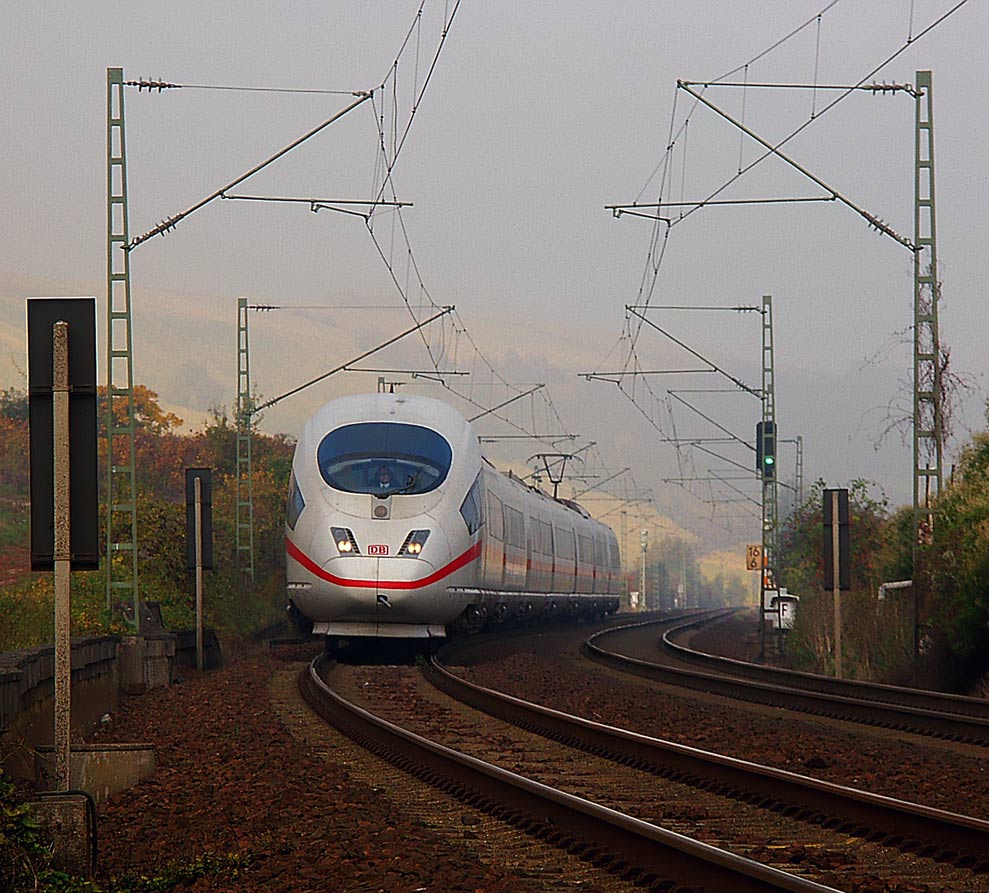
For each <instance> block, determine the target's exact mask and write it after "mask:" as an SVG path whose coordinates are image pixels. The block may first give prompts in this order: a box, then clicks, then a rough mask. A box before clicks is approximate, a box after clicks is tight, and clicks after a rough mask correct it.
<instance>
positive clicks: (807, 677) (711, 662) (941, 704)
mask: <svg viewBox="0 0 989 893" xmlns="http://www.w3.org/2000/svg"><path fill="white" fill-rule="evenodd" d="M703 622H705V621H703V620H702V621H696V620H692V621H691V622H688V623H684V624H682V625H680V626H678V627H674V628H672V629H668V630H667V631H666V632H665V633H664V634H663V648H664V649H665V650H666V651H667V652H668V653H670V654H673V655H675V656H676V657H677V658H678V659H679V660H682V661H684V662H685V663H693V664H696V665H698V666H705V667H710V668H714V669H716V670H718V671H719V672H722V673H724V672H729V673H731V674H732V675H734V676H742V677H744V678H746V679H755V680H757V681H760V682H771V683H773V684H776V685H779V684H784V685H788V686H790V687H791V688H800V689H803V690H806V691H814V692H820V693H823V694H833V695H839V696H841V697H846V698H860V699H865V700H868V701H880V702H883V703H889V704H895V705H898V706H903V707H917V708H920V709H923V710H936V711H938V712H940V713H950V714H957V715H959V716H972V717H981V718H984V719H989V700H987V699H985V698H973V697H968V696H965V695H954V694H948V693H945V692H938V691H926V690H924V689H919V688H906V687H903V686H899V685H885V684H883V683H879V682H863V681H861V680H859V679H836V678H835V677H833V676H820V675H817V674H815V673H803V672H800V671H798V670H787V669H783V668H782V667H768V666H764V665H761V664H753V663H748V662H746V661H741V660H735V659H734V658H730V657H722V656H720V655H716V654H709V653H707V652H704V651H697V650H696V649H693V648H689V647H687V646H685V645H681V644H679V643H678V642H674V641H673V638H672V636H674V635H676V634H678V633H680V632H682V631H683V630H686V629H689V628H690V627H692V626H693V627H696V626H699V625H700V624H701V623H703Z"/></svg>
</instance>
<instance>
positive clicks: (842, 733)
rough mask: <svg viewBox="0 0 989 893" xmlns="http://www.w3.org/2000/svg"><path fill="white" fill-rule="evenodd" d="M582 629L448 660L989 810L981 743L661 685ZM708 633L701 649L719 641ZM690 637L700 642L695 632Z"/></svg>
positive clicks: (792, 764)
mask: <svg viewBox="0 0 989 893" xmlns="http://www.w3.org/2000/svg"><path fill="white" fill-rule="evenodd" d="M719 635H720V634H719ZM582 637H586V635H585V634H583V633H582V632H581V631H580V630H562V631H553V632H546V633H544V634H542V635H541V636H540V637H539V638H538V640H536V641H535V642H533V641H532V640H522V639H518V640H515V641H514V642H512V641H509V642H506V643H505V644H503V645H499V646H497V647H496V648H492V650H491V654H490V657H489V658H488V659H486V660H485V661H483V662H480V663H475V664H473V665H471V666H466V667H461V668H456V667H454V669H455V670H458V671H459V672H462V674H463V675H464V676H465V678H468V679H470V680H471V681H474V682H476V683H478V684H480V685H484V686H487V687H489V688H493V689H497V690H499V691H505V692H508V693H509V694H513V695H515V696H517V697H520V698H524V699H528V700H533V699H536V700H538V701H539V703H542V704H545V705H546V706H549V707H553V708H555V709H557V710H562V711H565V712H567V713H573V714H577V715H580V716H585V717H587V718H589V719H594V720H598V721H599V722H606V723H609V724H612V725H616V726H621V727H624V728H629V729H633V730H635V731H637V732H641V733H642V734H646V735H651V736H654V737H656V738H663V739H666V740H670V741H676V742H678V743H681V744H687V745H690V746H692V747H699V748H702V749H704V750H710V751H715V752H717V753H722V754H726V755H728V756H733V757H737V758H739V759H745V760H751V761H753V762H757V763H763V764H766V765H769V766H775V767H778V768H781V769H787V770H789V771H791V772H797V773H799V774H801V775H809V776H813V777H815V778H822V779H825V780H827V781H832V782H835V783H836V784H843V785H849V786H851V787H855V788H861V789H863V790H867V791H873V792H875V793H878V794H884V795H886V796H889V797H895V798H898V799H902V800H910V801H913V802H918V803H925V804H928V805H931V806H935V807H938V808H940V809H947V810H951V811H954V812H961V813H966V814H969V815H973V816H978V817H981V818H989V759H987V758H989V751H987V750H986V749H985V748H976V747H973V746H970V745H961V744H952V743H950V742H943V741H938V740H936V739H935V740H928V739H922V738H920V737H919V736H913V735H908V734H906V733H899V732H893V731H889V730H884V729H876V728H872V727H868V726H855V725H853V724H851V723H847V722H838V721H831V720H827V719H823V718H818V717H806V716H802V715H800V714H795V713H789V712H787V711H784V710H780V709H776V708H769V707H760V706H758V705H752V704H746V703H742V702H729V701H727V700H726V699H723V698H718V697H715V696H708V695H703V694H700V693H696V692H687V691H686V690H683V691H681V690H677V689H672V688H667V687H664V686H659V685H657V684H656V683H651V682H649V681H647V680H643V679H639V678H636V677H633V676H628V675H625V674H621V673H619V672H616V671H612V670H609V669H607V668H604V667H601V666H598V665H596V664H594V663H592V662H591V661H589V660H587V659H586V658H583V657H581V656H580V655H579V654H578V653H577V646H578V644H579V641H581V640H582ZM713 638H714V637H713V636H712V637H711V638H710V639H708V641H706V642H705V643H704V646H705V650H708V649H709V650H712V651H715V650H716V648H715V647H714V646H715V644H716V643H715V642H714V641H713ZM694 647H701V643H700V642H698V641H697V639H694ZM726 650H728V649H726ZM729 655H730V656H734V655H733V654H731V652H730V650H729ZM536 693H538V695H537V694H536Z"/></svg>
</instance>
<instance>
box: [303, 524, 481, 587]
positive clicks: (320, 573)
mask: <svg viewBox="0 0 989 893" xmlns="http://www.w3.org/2000/svg"><path fill="white" fill-rule="evenodd" d="M285 548H286V550H287V551H288V554H289V555H290V556H291V557H292V558H294V559H295V560H296V561H298V562H299V564H301V565H302V566H303V567H304V568H305V569H306V570H307V571H309V572H310V573H313V574H315V575H316V576H317V577H319V578H320V579H322V580H326V581H327V582H328V583H334V584H335V585H337V586H350V587H352V588H354V589H421V588H422V587H423V586H431V585H432V584H433V583H437V582H438V581H440V580H442V579H443V578H444V577H448V576H450V574H452V573H453V572H454V571H458V570H460V568H462V567H464V566H465V565H468V564H470V563H471V562H472V561H474V560H475V559H476V558H478V557H479V556H480V554H481V540H478V541H477V542H476V543H474V545H473V546H471V547H470V548H469V549H468V550H467V551H466V552H464V553H463V554H462V555H459V556H457V557H456V558H454V559H453V561H451V562H450V563H449V564H447V565H444V566H443V567H441V568H440V569H439V570H438V571H434V572H433V573H431V574H430V575H429V576H428V577H421V578H420V579H418V580H360V579H348V578H347V577H338V576H336V575H335V574H331V573H330V572H329V571H325V570H323V568H321V567H320V566H319V565H318V564H316V562H315V561H313V560H312V559H311V558H310V557H309V556H308V555H306V553H305V552H303V551H302V550H301V549H300V548H299V547H298V546H297V545H296V544H295V543H293V542H292V540H290V539H289V538H288V537H286V538H285ZM402 560H405V561H412V560H414V559H402Z"/></svg>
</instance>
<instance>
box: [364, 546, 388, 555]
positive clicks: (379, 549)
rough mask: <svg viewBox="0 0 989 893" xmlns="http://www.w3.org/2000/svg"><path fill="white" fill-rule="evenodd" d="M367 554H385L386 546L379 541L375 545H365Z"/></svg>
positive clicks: (386, 551)
mask: <svg viewBox="0 0 989 893" xmlns="http://www.w3.org/2000/svg"><path fill="white" fill-rule="evenodd" d="M367 554H368V555H387V554H388V546H386V545H384V544H381V543H379V544H377V545H370V546H368V547H367Z"/></svg>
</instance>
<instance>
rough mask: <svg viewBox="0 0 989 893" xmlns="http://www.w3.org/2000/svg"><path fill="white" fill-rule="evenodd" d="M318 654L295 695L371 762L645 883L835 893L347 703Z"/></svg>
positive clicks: (744, 891) (744, 892)
mask: <svg viewBox="0 0 989 893" xmlns="http://www.w3.org/2000/svg"><path fill="white" fill-rule="evenodd" d="M325 660H326V659H325V657H323V658H317V659H316V660H315V661H313V663H312V664H311V665H310V666H309V668H308V669H307V670H306V671H304V672H303V674H302V676H301V677H300V680H299V687H300V690H301V692H302V694H303V696H304V697H305V699H306V701H307V702H308V703H309V704H310V705H311V706H312V707H313V709H314V710H315V711H316V712H317V713H318V714H319V715H320V716H322V717H323V718H324V719H326V720H328V721H329V722H331V723H333V724H334V725H335V726H337V727H338V728H339V729H341V731H343V732H344V733H345V734H347V735H348V736H350V737H351V738H353V739H354V740H356V741H357V742H358V743H360V744H361V745H362V746H364V747H366V748H368V749H369V750H371V751H372V752H373V753H375V754H377V755H378V756H381V757H383V758H384V759H387V760H388V761H389V762H392V763H394V764H395V765H397V766H398V767H399V768H401V769H403V770H405V771H408V772H410V773H412V774H414V775H416V776H417V777H419V778H421V779H423V780H425V781H427V782H428V783H430V784H432V785H434V786H435V787H437V788H439V789H440V790H442V791H444V792H445V793H447V794H450V795H452V796H454V797H456V798H457V799H459V800H461V801H463V802H466V803H468V804H470V805H471V806H474V807H475V808H478V809H481V810H483V811H485V812H487V813H489V814H492V815H494V816H496V817H498V818H500V819H502V820H504V821H508V822H510V823H512V824H514V825H516V826H517V827H519V828H521V829H522V830H524V831H526V832H527V833H530V834H533V835H534V836H536V837H539V838H541V839H543V840H546V841H548V842H549V843H552V844H554V845H558V846H564V847H565V848H566V849H567V851H568V852H569V853H571V854H573V855H577V856H579V857H580V858H582V859H585V860H587V861H590V862H592V863H593V864H595V865H597V866H598V867H600V868H602V869H604V870H608V871H613V872H616V873H619V874H621V875H622V876H623V877H625V878H627V879H629V880H635V881H636V882H637V883H640V884H643V885H653V884H656V883H657V882H660V881H663V880H665V879H671V880H676V881H681V882H682V881H686V882H687V883H690V884H694V885H701V886H703V887H704V888H705V889H710V890H732V891H737V893H769V891H787V893H836V891H834V888H832V887H827V886H823V885H821V884H817V883H814V882H813V881H808V880H804V879H803V878H799V877H796V876H794V875H790V874H787V873H786V872H783V871H780V870H778V869H775V868H771V867H769V866H767V865H762V864H760V863H758V862H755V861H753V860H751V859H746V858H744V857H742V856H737V855H735V854H733V853H728V852H725V851H724V850H719V849H718V848H717V847H713V846H710V845H709V844H705V843H701V842H699V841H696V840H692V839H691V838H689V837H685V836H684V835H681V834H677V833H675V832H672V831H668V830H666V829H664V828H660V827H658V826H656V825H652V824H650V823H648V822H644V821H642V820H640V819H636V818H634V817H632V816H627V815H623V814H622V813H620V812H618V811H616V810H613V809H609V808H607V807H604V806H600V805H598V804H595V803H591V802H590V801H588V800H584V799H582V798H580V797H576V796H574V795H572V794H567V793H565V792H563V791H558V790H556V789H554V788H551V787H549V786H547V785H544V784H540V783H539V782H536V781H532V780H530V779H527V778H523V777H522V776H520V775H516V774H515V773H512V772H508V771H506V770H504V769H501V768H499V767H497V766H493V765H491V764H490V763H485V762H484V761H482V760H478V759H476V758H474V757H470V756H468V755H466V754H463V753H459V752H458V751H455V750H452V749H451V748H448V747H444V746H443V745H440V744H437V743H435V742H432V741H429V740H427V739H425V738H423V737H421V736H419V735H415V734H413V733H411V732H408V731H406V730H405V729H402V728H399V727H398V726H396V725H394V724H393V723H389V722H386V721H385V720H383V719H380V718H379V717H376V716H374V715H373V714H371V713H369V712H368V711H367V710H364V709H362V708H360V707H358V706H357V705H355V704H351V703H349V702H348V701H346V700H345V699H344V698H342V697H341V696H340V695H338V694H337V693H336V692H334V691H333V690H332V689H331V688H330V687H329V686H328V685H327V684H326V682H324V681H323V679H322V678H321V675H320V674H321V668H322V667H323V666H324V665H325Z"/></svg>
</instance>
